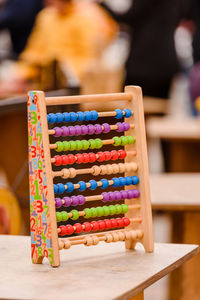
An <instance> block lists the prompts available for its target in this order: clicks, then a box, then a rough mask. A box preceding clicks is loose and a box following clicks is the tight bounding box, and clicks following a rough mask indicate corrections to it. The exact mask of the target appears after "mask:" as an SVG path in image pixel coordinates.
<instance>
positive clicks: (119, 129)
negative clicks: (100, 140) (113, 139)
mask: <svg viewBox="0 0 200 300" xmlns="http://www.w3.org/2000/svg"><path fill="white" fill-rule="evenodd" d="M116 125H117V127H118V128H117V130H116V131H117V132H122V131H124V126H123V123H121V122H118V123H116Z"/></svg>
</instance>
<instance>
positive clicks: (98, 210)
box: [96, 206, 104, 217]
mask: <svg viewBox="0 0 200 300" xmlns="http://www.w3.org/2000/svg"><path fill="white" fill-rule="evenodd" d="M96 209H97V216H98V217H102V216H103V215H104V209H103V207H101V206H98V207H96Z"/></svg>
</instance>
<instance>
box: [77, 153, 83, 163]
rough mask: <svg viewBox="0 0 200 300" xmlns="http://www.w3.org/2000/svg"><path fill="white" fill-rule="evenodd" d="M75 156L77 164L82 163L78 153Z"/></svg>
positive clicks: (81, 157) (81, 156)
mask: <svg viewBox="0 0 200 300" xmlns="http://www.w3.org/2000/svg"><path fill="white" fill-rule="evenodd" d="M75 156H76V162H77V164H81V163H82V162H83V155H82V154H80V153H78V154H76V155H75Z"/></svg>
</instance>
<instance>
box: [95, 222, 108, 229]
mask: <svg viewBox="0 0 200 300" xmlns="http://www.w3.org/2000/svg"><path fill="white" fill-rule="evenodd" d="M97 223H98V224H99V229H100V230H104V229H105V228H106V224H105V222H104V221H103V220H99V221H97Z"/></svg>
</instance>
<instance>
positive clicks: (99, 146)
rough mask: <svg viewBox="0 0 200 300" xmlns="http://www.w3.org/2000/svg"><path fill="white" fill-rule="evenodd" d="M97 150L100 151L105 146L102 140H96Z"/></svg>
mask: <svg viewBox="0 0 200 300" xmlns="http://www.w3.org/2000/svg"><path fill="white" fill-rule="evenodd" d="M95 144H96V149H100V148H101V147H102V146H103V142H102V140H101V139H95Z"/></svg>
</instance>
